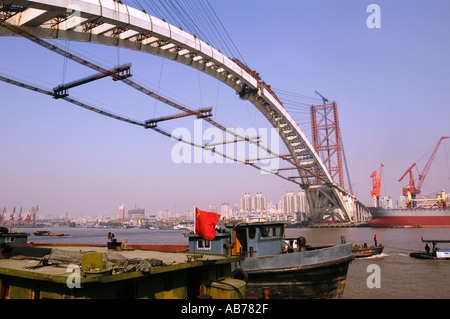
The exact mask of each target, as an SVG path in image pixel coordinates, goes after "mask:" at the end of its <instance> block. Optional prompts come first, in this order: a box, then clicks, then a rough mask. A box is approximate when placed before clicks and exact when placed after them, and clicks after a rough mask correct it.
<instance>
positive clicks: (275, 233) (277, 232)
mask: <svg viewBox="0 0 450 319" xmlns="http://www.w3.org/2000/svg"><path fill="white" fill-rule="evenodd" d="M272 236H274V237H279V236H281V227H272Z"/></svg>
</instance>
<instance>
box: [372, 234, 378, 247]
mask: <svg viewBox="0 0 450 319" xmlns="http://www.w3.org/2000/svg"><path fill="white" fill-rule="evenodd" d="M373 241H374V242H375V246H377V245H378V238H377V235H375V236H373Z"/></svg>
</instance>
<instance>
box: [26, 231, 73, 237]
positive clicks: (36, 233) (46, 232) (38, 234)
mask: <svg viewBox="0 0 450 319" xmlns="http://www.w3.org/2000/svg"><path fill="white" fill-rule="evenodd" d="M34 235H35V236H59V237H61V236H66V235H64V234H57V233H51V232H50V231H48V230H38V231H37V232H35V233H34Z"/></svg>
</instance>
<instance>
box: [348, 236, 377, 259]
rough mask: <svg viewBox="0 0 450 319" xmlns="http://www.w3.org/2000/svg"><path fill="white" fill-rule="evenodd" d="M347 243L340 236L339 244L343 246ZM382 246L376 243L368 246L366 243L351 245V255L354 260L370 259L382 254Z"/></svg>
mask: <svg viewBox="0 0 450 319" xmlns="http://www.w3.org/2000/svg"><path fill="white" fill-rule="evenodd" d="M346 242H347V241H346V239H345V236H341V243H342V244H345V243H346ZM383 249H384V246H383V245H380V244H378V243H375V245H372V246H368V245H367V244H366V243H364V244H353V245H352V254H353V256H355V258H364V257H371V256H375V255H380V254H381V253H382V252H383Z"/></svg>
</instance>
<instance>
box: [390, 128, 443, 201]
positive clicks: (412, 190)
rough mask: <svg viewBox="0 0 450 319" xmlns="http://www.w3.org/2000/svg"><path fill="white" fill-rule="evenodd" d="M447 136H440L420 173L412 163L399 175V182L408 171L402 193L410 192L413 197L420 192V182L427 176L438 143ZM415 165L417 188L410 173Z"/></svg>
mask: <svg viewBox="0 0 450 319" xmlns="http://www.w3.org/2000/svg"><path fill="white" fill-rule="evenodd" d="M446 138H449V136H442V137H441V139H440V140H439V142H438V144H437V145H436V147H435V149H434V151H433V153H432V154H431V157H430V159H429V160H428V162H427V164H426V165H425V168H424V169H423V171H422V174H420V173H419V169H418V168H417V165H416V163H414V164H412V165H411V166H410V167H409V168H408V169H407V170H406V172H405V173H404V174H403V176H402V177H400V179H399V180H398V181H399V182H401V181H402V179H403V177H405V176H406V174H408V173H409V185H408V187H404V188H403V195H404V196H406V195H407V194H408V192H409V193H410V194H411V196H412V198H415V197H416V196H415V195H417V194H420V189H421V188H422V184H423V182H424V181H425V177H426V176H427V173H428V170H429V169H430V166H431V163H432V162H433V159H434V157H435V156H436V153H437V151H438V149H439V145H441V142H442V140H443V139H446ZM414 166H415V167H416V169H417V173H418V174H419V183H418V184H417V188H416V186H415V185H414V178H413V174H412V169H413V167H414Z"/></svg>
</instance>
